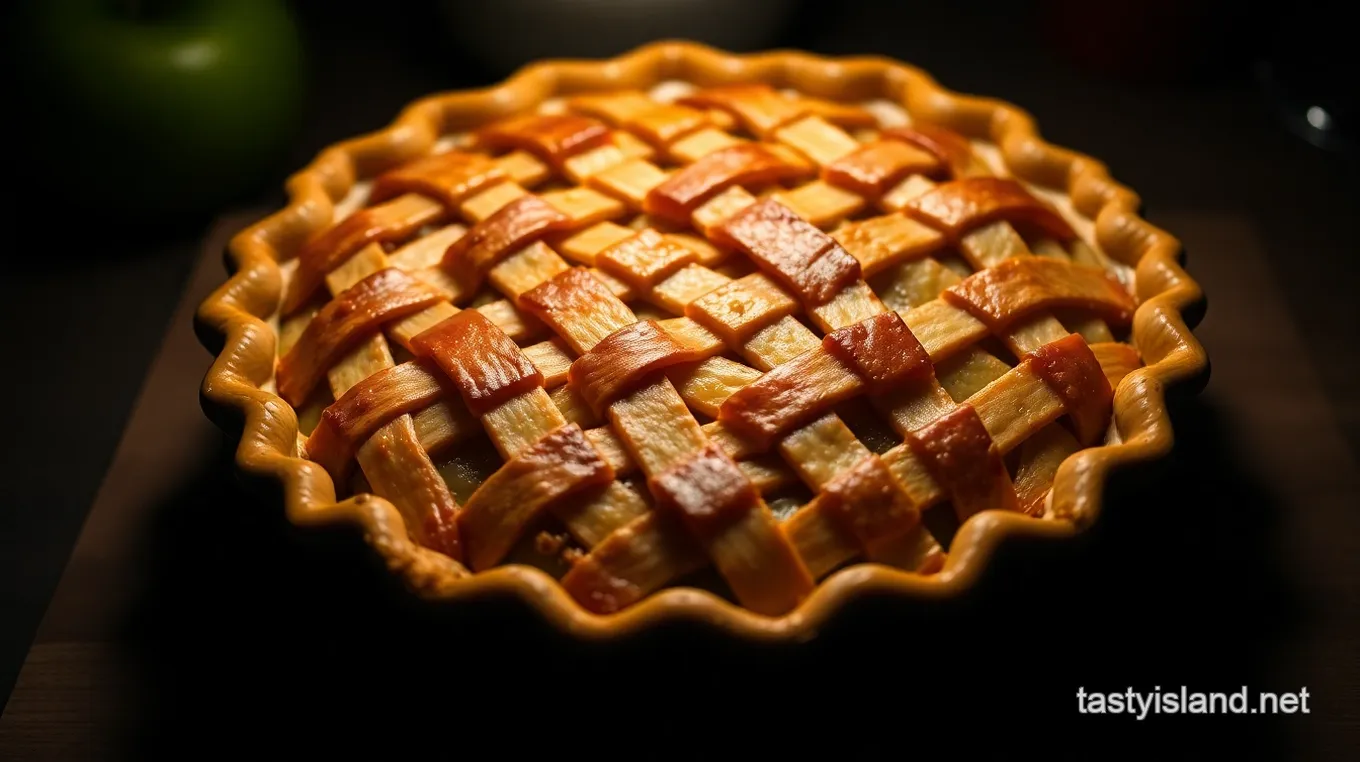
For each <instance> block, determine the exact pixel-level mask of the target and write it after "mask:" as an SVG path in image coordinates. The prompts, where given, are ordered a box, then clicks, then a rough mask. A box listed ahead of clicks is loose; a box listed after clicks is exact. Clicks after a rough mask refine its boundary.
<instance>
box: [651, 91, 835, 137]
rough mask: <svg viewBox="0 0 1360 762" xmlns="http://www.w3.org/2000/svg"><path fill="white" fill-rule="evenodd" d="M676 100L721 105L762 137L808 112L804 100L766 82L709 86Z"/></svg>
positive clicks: (693, 104) (687, 104) (695, 103)
mask: <svg viewBox="0 0 1360 762" xmlns="http://www.w3.org/2000/svg"><path fill="white" fill-rule="evenodd" d="M677 102H678V103H681V104H683V105H686V106H697V107H699V108H718V109H722V110H724V111H726V112H728V113H730V114H731V115H732V116H734V117H736V118H737V120H738V121H740V122H741V123H742V125H743V126H744V127H746V129H748V130H750V131H751V132H753V133H755V134H756V135H758V136H760V137H762V138H763V137H765V136H767V135H769V134H770V133H771V132H774V131H775V130H776V129H778V128H779V127H781V126H783V125H785V124H788V123H789V122H792V121H793V120H795V119H797V118H799V117H801V116H804V115H805V114H807V113H808V106H807V104H805V103H803V102H801V101H800V100H797V99H794V98H786V97H784V96H783V95H780V94H779V93H777V92H775V90H774V88H772V87H770V86H769V85H725V86H721V87H710V88H705V89H703V90H699V91H697V92H694V93H691V94H690V95H687V96H685V97H683V98H680V99H679V100H678V101H677Z"/></svg>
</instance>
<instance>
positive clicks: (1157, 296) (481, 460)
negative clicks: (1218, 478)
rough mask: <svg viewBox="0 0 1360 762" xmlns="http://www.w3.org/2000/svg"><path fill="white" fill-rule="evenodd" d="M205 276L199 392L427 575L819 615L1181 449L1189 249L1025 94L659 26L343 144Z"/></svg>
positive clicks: (304, 514) (674, 605) (1019, 527)
mask: <svg viewBox="0 0 1360 762" xmlns="http://www.w3.org/2000/svg"><path fill="white" fill-rule="evenodd" d="M288 191H289V194H290V203H289V205H288V206H287V208H286V209H284V210H282V211H280V212H278V213H277V214H274V215H273V216H271V217H269V218H267V219H265V220H264V221H262V222H260V223H259V224H257V225H254V226H252V227H251V228H249V229H247V230H245V231H243V232H241V233H240V234H239V235H237V236H236V237H235V238H234V239H233V241H232V243H231V246H230V252H229V254H230V261H231V264H232V265H233V266H234V268H235V271H234V274H233V275H232V277H231V279H230V280H229V281H228V282H227V283H226V284H224V285H223V286H222V287H221V288H220V289H219V290H218V291H217V292H216V293H214V294H213V295H212V296H211V297H210V298H209V299H208V300H207V301H206V302H204V304H203V305H202V306H201V308H200V310H199V314H198V324H199V328H200V335H202V336H203V337H204V340H205V343H207V344H208V345H209V346H210V347H211V348H212V349H213V350H215V351H217V352H218V355H217V360H216V362H215V363H214V364H213V366H212V368H211V370H210V371H209V373H208V376H207V378H206V380H205V382H204V386H203V399H204V405H205V409H206V410H207V411H208V412H209V414H210V415H211V416H213V417H214V418H215V419H217V420H219V421H220V422H221V423H222V424H223V425H224V426H227V427H229V428H233V429H237V428H239V430H240V431H241V432H242V433H241V444H240V447H239V449H238V462H239V465H240V467H241V468H242V469H244V470H245V471H246V472H247V473H250V474H253V475H258V476H262V477H265V478H267V479H269V480H271V481H274V482H277V483H280V484H281V485H282V488H283V492H284V495H285V498H286V505H287V510H288V513H289V515H290V517H292V518H293V519H294V520H295V521H298V522H303V523H312V522H337V521H350V522H358V523H359V524H360V525H361V526H362V527H363V528H364V530H365V534H366V536H367V538H368V540H369V542H370V543H371V544H372V545H373V546H374V547H375V548H376V549H377V551H378V552H379V553H380V554H381V555H382V556H383V557H384V558H385V559H386V560H387V562H388V564H389V566H390V567H391V568H392V569H393V571H394V572H395V573H397V574H400V575H402V577H403V578H404V579H405V580H406V582H407V583H408V584H409V585H410V586H411V587H412V588H413V589H414V590H416V591H417V592H418V593H420V594H421V595H423V596H426V597H429V598H432V599H455V598H463V597H466V596H469V595H478V594H485V593H489V592H513V593H516V594H519V595H522V596H524V597H525V598H526V599H528V600H530V601H532V602H533V603H534V604H536V605H537V606H538V607H539V608H540V609H541V610H542V611H543V612H544V613H545V614H546V615H547V616H548V618H549V619H551V620H552V621H554V622H556V623H557V624H559V625H562V626H564V627H565V628H567V629H569V630H571V631H573V632H578V633H582V634H592V635H610V634H617V633H621V632H626V631H632V630H635V629H637V628H638V627H641V626H645V625H647V624H650V623H653V622H656V621H659V620H661V619H664V618H667V617H672V616H686V617H697V618H700V619H704V620H707V621H710V622H713V623H716V624H718V625H720V626H723V627H725V628H728V629H730V630H732V631H733V632H736V633H740V634H742V635H746V636H751V637H765V638H790V637H807V636H809V635H811V634H812V633H814V632H815V630H816V628H817V627H818V625H819V624H820V623H821V622H823V621H825V619H826V618H827V617H828V616H830V615H831V614H832V613H833V612H835V611H836V610H837V609H838V607H839V604H840V603H841V602H842V601H843V600H844V599H845V598H846V597H848V596H850V595H853V594H856V593H859V592H863V591H867V590H879V591H884V590H887V591H891V592H893V593H895V594H900V595H904V596H910V597H927V596H940V595H953V594H957V593H959V592H960V591H962V590H964V589H965V588H966V587H967V586H968V585H969V584H970V583H971V582H972V581H973V580H974V579H975V578H976V577H977V575H978V574H979V573H980V572H981V570H982V569H983V568H984V567H985V565H986V563H987V559H988V557H989V555H990V553H991V551H992V549H993V548H994V547H995V545H996V544H997V542H999V541H1001V540H1002V539H1003V538H1005V537H1007V536H1013V535H1019V534H1023V535H1029V536H1045V537H1062V536H1068V535H1070V534H1072V533H1073V532H1075V531H1079V530H1080V529H1081V528H1083V527H1085V526H1088V525H1089V524H1090V523H1091V522H1092V521H1093V520H1094V519H1095V517H1096V514H1097V512H1098V510H1099V506H1100V502H1101V498H1102V492H1103V490H1104V481H1105V476H1106V474H1107V473H1108V472H1109V471H1110V470H1111V469H1112V468H1116V467H1119V466H1121V465H1124V464H1128V463H1132V462H1137V461H1146V460H1150V459H1154V458H1158V457H1162V456H1164V455H1165V454H1166V453H1167V452H1168V451H1169V448H1170V446H1171V442H1172V438H1171V429H1170V423H1169V421H1168V419H1167V413H1166V409H1165V404H1164V392H1165V389H1166V388H1167V387H1168V386H1170V385H1173V384H1179V383H1184V382H1187V381H1191V380H1195V379H1200V378H1202V377H1203V374H1204V372H1205V370H1206V369H1207V358H1206V356H1205V354H1204V351H1203V349H1202V348H1201V347H1200V345H1199V344H1198V343H1197V342H1196V340H1195V338H1194V337H1193V335H1192V334H1191V332H1190V328H1189V326H1188V325H1187V322H1186V318H1185V315H1184V314H1183V313H1184V311H1185V310H1187V308H1190V307H1192V306H1196V305H1198V304H1199V303H1200V301H1201V298H1202V296H1201V292H1200V290H1199V288H1198V286H1197V285H1196V284H1195V283H1194V281H1193V280H1191V278H1190V277H1189V276H1188V275H1187V274H1186V273H1185V271H1184V270H1183V269H1182V268H1181V266H1180V264H1179V261H1178V258H1179V256H1180V247H1179V244H1178V242H1177V241H1176V240H1175V239H1174V238H1173V237H1172V236H1170V235H1168V234H1167V233H1165V232H1163V231H1161V230H1158V229H1156V228H1154V227H1152V226H1151V225H1149V224H1148V223H1146V222H1145V221H1143V220H1142V219H1141V218H1140V217H1139V216H1138V214H1137V207H1138V199H1137V197H1136V196H1135V195H1134V194H1133V193H1132V192H1131V191H1129V190H1128V189H1126V188H1124V187H1122V186H1120V185H1118V184H1116V183H1115V182H1114V181H1112V180H1111V179H1110V177H1109V176H1108V174H1107V172H1106V170H1105V169H1104V167H1103V166H1102V165H1101V164H1099V163H1098V162H1096V161H1094V160H1092V159H1090V158H1088V157H1084V156H1081V155H1079V154H1075V153H1073V152H1070V151H1066V150H1064V149H1059V148H1055V147H1053V146H1050V145H1048V144H1047V143H1045V142H1044V141H1043V140H1042V139H1040V138H1039V136H1038V134H1037V131H1036V129H1035V127H1034V125H1033V122H1032V120H1031V119H1030V118H1029V117H1028V116H1027V115H1025V114H1024V113H1023V112H1021V111H1019V110H1018V109H1016V108H1014V107H1012V106H1009V105H1006V104H1003V103H1000V102H997V101H993V100H989V99H981V98H975V97H970V96H962V95H958V94H954V93H950V92H948V91H946V90H944V89H942V88H941V87H939V86H938V85H936V84H935V83H934V82H933V81H932V80H931V79H930V78H929V77H927V76H926V75H924V74H923V73H921V72H919V71H917V70H915V69H912V68H911V67H908V66H906V65H904V64H901V63H897V62H894V61H889V60H884V59H878V58H862V59H822V58H817V57H813V56H810V55H806V54H801V53H792V52H777V53H768V54H760V55H752V56H735V55H729V54H726V53H722V52H719V51H715V50H713V49H710V48H705V47H701V46H698V45H693V44H688V43H659V44H655V45H651V46H647V47H645V48H642V49H639V50H638V51H635V52H633V53H631V54H629V55H627V56H624V57H622V58H619V59H615V60H612V61H601V62H581V61H562V62H549V63H545V64H538V65H535V66H531V67H529V68H527V69H525V70H523V71H522V72H520V73H519V74H518V75H516V76H515V77H513V78H511V79H510V80H508V81H507V82H505V83H504V84H502V85H500V86H498V87H496V88H493V89H490V90H485V91H471V92H463V93H451V94H443V95H437V96H433V97H430V98H427V99H425V100H421V101H418V102H416V103H415V104H413V105H411V106H410V107H409V108H407V109H406V110H405V111H404V112H403V113H402V114H401V116H400V117H399V118H398V119H397V121H396V122H395V123H393V124H392V125H391V126H389V127H388V128H387V129H385V130H382V131H380V132H377V133H374V134H372V135H369V136H366V137H362V138H358V139H355V140H351V141H347V142H344V143H341V144H338V145H336V146H334V147H332V148H330V149H328V150H326V151H324V152H323V153H322V154H321V155H320V156H319V157H318V158H317V159H316V160H315V161H314V162H313V163H312V165H310V166H309V167H307V168H306V169H304V170H303V171H301V172H300V173H298V174H296V175H295V176H293V177H292V178H291V179H290V180H289V183H288Z"/></svg>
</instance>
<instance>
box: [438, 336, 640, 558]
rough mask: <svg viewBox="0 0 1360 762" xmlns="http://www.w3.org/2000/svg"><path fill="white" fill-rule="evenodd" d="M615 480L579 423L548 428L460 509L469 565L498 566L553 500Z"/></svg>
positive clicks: (606, 463)
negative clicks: (549, 430)
mask: <svg viewBox="0 0 1360 762" xmlns="http://www.w3.org/2000/svg"><path fill="white" fill-rule="evenodd" d="M464 314H466V313H464ZM613 480H614V469H613V468H611V467H610V465H609V463H608V462H607V461H605V460H604V458H602V457H601V456H600V453H599V452H598V451H596V449H595V448H594V446H593V445H591V443H590V441H589V440H587V439H586V437H585V435H584V434H583V433H582V431H581V427H579V426H577V425H576V424H574V423H569V424H567V425H565V426H562V427H560V428H558V429H556V430H554V431H551V432H549V433H548V434H547V435H545V436H544V437H543V438H542V439H539V440H538V441H537V442H535V443H534V444H533V445H532V446H530V447H529V448H527V449H525V450H522V451H520V452H519V453H518V454H516V455H515V457H513V458H511V459H510V461H509V462H508V463H506V464H505V465H504V466H502V467H501V468H500V470H498V471H496V473H494V474H492V475H491V477H490V478H488V479H487V480H486V481H485V482H483V483H482V485H481V486H480V487H478V488H477V491H476V492H474V493H472V497H470V498H468V501H467V503H465V504H464V505H463V510H461V511H459V513H458V529H459V534H460V536H461V537H462V539H463V547H464V552H465V554H466V556H467V561H468V565H469V566H471V567H472V569H473V570H474V571H482V570H484V569H488V568H490V567H492V566H495V565H496V564H497V563H499V562H500V561H501V559H502V558H504V557H505V554H506V553H508V552H510V548H511V547H512V546H513V545H514V544H515V541H516V540H518V539H519V537H520V535H521V534H522V533H523V531H524V528H525V527H526V526H528V524H529V523H530V522H531V521H532V520H533V519H534V517H535V516H537V515H538V514H539V513H540V512H542V511H543V510H544V509H546V508H547V507H548V506H550V505H551V504H552V503H554V502H556V501H558V500H560V499H562V498H563V497H565V496H567V495H570V494H572V493H574V492H578V491H580V490H582V489H585V488H587V487H591V486H596V485H602V484H607V483H609V482H612V481H613Z"/></svg>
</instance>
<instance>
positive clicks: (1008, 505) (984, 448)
mask: <svg viewBox="0 0 1360 762" xmlns="http://www.w3.org/2000/svg"><path fill="white" fill-rule="evenodd" d="M907 444H908V445H910V447H911V449H912V451H913V452H915V453H916V457H918V458H920V459H921V460H922V461H923V462H924V463H925V466H926V468H927V469H929V470H930V473H931V475H933V476H934V477H935V479H936V480H937V481H938V482H939V483H940V485H941V486H943V487H944V489H945V491H946V492H947V493H948V494H949V499H950V500H951V501H952V502H953V504H954V511H955V512H956V513H957V514H958V517H959V520H960V521H963V520H965V519H967V518H968V517H970V516H972V515H973V514H975V513H977V512H979V511H984V510H988V509H997V510H1016V508H1017V507H1018V505H1017V503H1016V497H1015V488H1014V487H1013V486H1012V485H1011V477H1010V474H1009V473H1008V472H1007V471H1006V464H1005V463H1003V462H1002V460H1001V453H1000V452H999V451H998V450H997V448H996V445H995V444H994V443H993V442H992V437H991V435H990V434H988V433H987V427H986V426H985V425H984V424H983V422H982V419H981V418H980V417H978V414H977V411H976V410H974V409H973V407H972V406H971V405H968V404H963V405H959V406H958V407H956V408H954V409H953V410H951V411H950V412H948V413H946V414H944V415H943V416H941V417H940V418H939V419H937V420H936V421H935V422H933V423H930V424H928V425H926V426H924V427H922V428H920V429H918V430H916V431H913V432H911V433H909V434H908V435H907Z"/></svg>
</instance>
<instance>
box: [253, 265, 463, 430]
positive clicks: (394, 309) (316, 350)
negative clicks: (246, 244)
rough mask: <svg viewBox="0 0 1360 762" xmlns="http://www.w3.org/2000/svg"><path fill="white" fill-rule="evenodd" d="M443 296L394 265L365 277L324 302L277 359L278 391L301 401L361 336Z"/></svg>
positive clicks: (293, 402) (291, 401)
mask: <svg viewBox="0 0 1360 762" xmlns="http://www.w3.org/2000/svg"><path fill="white" fill-rule="evenodd" d="M443 299H444V297H443V294H441V293H440V292H439V291H437V290H435V289H433V288H431V287H430V286H428V285H426V284H425V283H423V282H421V281H418V280H416V279H415V278H412V277H411V276H409V275H407V274H406V273H404V272H402V271H401V270H398V269H396V268H388V269H386V270H381V271H379V272H376V273H373V274H372V275H370V276H368V277H367V278H364V279H363V280H361V281H359V282H358V283H356V284H354V285H353V286H351V287H350V288H348V289H346V290H345V292H344V293H342V294H340V295H339V296H337V297H336V298H335V299H333V300H332V301H331V302H329V303H328V304H327V305H326V306H325V307H323V308H321V311H320V312H318V313H317V314H316V317H314V318H312V321H311V322H310V323H309V324H308V325H307V328H306V330H305V331H303V333H302V336H301V338H299V339H298V341H297V343H296V344H294V345H293V348H292V349H290V350H289V351H288V354H286V355H284V356H283V357H282V358H281V359H280V360H279V365H278V372H277V379H278V388H279V396H280V397H283V398H284V399H285V400H287V401H288V403H289V404H290V405H294V406H300V405H302V403H303V402H305V401H306V400H307V396H308V395H310V394H311V393H312V389H313V388H315V387H316V384H317V382H318V381H320V380H321V378H322V377H323V376H325V374H326V371H327V370H329V369H330V367H331V366H332V365H334V364H335V363H336V361H338V360H339V359H340V358H341V357H342V356H343V355H344V354H345V353H346V352H348V351H349V350H350V349H352V348H353V347H354V345H355V344H356V343H357V342H359V341H360V340H362V339H363V338H364V337H365V336H369V335H371V334H373V333H374V332H375V331H377V330H378V329H379V327H380V326H382V325H383V324H384V323H388V322H391V321H393V320H397V319H400V318H403V317H405V316H407V315H413V314H415V313H417V312H419V311H421V310H423V309H425V308H426V307H429V306H430V305H432V304H435V303H437V302H440V301H443Z"/></svg>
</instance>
